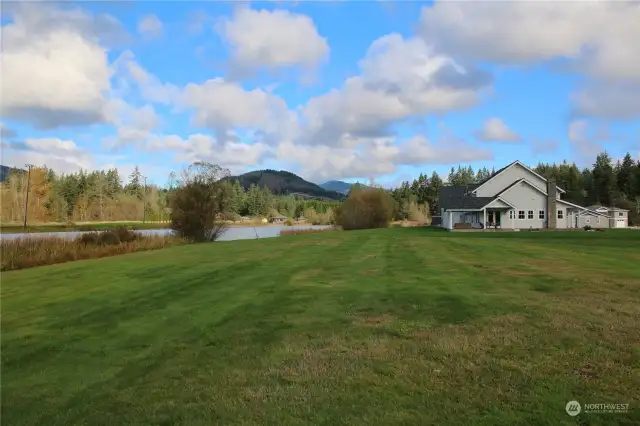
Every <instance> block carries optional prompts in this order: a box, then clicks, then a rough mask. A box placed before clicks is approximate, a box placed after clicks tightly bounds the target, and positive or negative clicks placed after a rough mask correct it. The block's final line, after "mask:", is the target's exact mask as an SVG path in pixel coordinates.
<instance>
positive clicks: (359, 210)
mask: <svg viewBox="0 0 640 426" xmlns="http://www.w3.org/2000/svg"><path fill="white" fill-rule="evenodd" d="M392 213H393V202H392V200H391V197H390V196H389V194H387V192H385V191H384V190H381V189H376V188H371V189H361V190H358V191H350V192H349V196H348V197H347V199H346V200H345V201H344V203H343V204H342V205H341V206H340V207H338V208H337V209H336V212H335V223H336V224H337V225H339V226H341V227H342V229H345V230H352V229H371V228H386V227H388V226H389V222H390V221H391V215H392Z"/></svg>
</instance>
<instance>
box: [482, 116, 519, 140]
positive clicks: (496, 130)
mask: <svg viewBox="0 0 640 426" xmlns="http://www.w3.org/2000/svg"><path fill="white" fill-rule="evenodd" d="M474 135H475V137H476V139H478V140H480V141H483V142H520V141H521V138H520V136H519V135H518V134H517V133H516V132H514V131H513V130H511V129H510V128H509V127H508V126H507V125H506V124H505V123H504V121H502V119H500V118H497V117H492V118H490V119H488V120H487V121H485V122H484V124H483V125H482V128H481V129H479V130H476V131H475V132H474Z"/></svg>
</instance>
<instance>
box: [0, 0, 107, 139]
mask: <svg viewBox="0 0 640 426" xmlns="http://www.w3.org/2000/svg"><path fill="white" fill-rule="evenodd" d="M39 6H40V5H38V6H35V7H33V5H28V6H27V5H25V6H24V7H23V8H18V9H17V10H16V13H15V15H14V16H13V17H14V22H12V23H10V24H7V25H5V26H3V27H2V32H3V53H2V55H1V56H0V67H1V69H2V79H1V83H0V92H1V98H2V106H1V113H2V115H3V116H6V117H10V118H13V119H17V120H23V121H26V122H29V123H31V124H34V125H35V126H37V127H41V128H53V127H58V126H62V125H82V124H90V123H95V122H100V121H103V120H104V112H105V111H104V109H105V105H106V102H107V94H108V92H109V89H110V82H109V79H110V77H111V70H110V68H109V63H108V57H107V50H106V48H104V47H103V46H101V45H100V44H99V43H98V41H97V40H98V38H99V37H98V35H100V28H101V25H103V24H102V21H101V20H99V19H98V18H95V19H94V18H92V17H91V16H89V15H86V14H84V13H82V12H80V11H68V12H62V11H56V10H50V9H49V8H48V7H47V6H45V5H43V7H42V8H40V7H39ZM54 17H55V18H57V19H56V20H54V19H53V18H54ZM106 22H107V23H108V24H109V25H112V24H113V22H112V21H111V20H109V19H107V21H106ZM90 24H94V25H95V26H96V27H95V28H94V33H91V32H90V28H88V26H89V25H90ZM79 58H81V59H79Z"/></svg>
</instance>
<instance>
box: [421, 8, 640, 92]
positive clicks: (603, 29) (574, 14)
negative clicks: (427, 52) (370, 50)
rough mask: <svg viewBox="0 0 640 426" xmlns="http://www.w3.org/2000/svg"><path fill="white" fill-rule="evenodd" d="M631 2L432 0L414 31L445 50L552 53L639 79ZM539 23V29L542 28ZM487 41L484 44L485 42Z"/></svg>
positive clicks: (512, 60) (479, 55) (638, 31)
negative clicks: (475, 0)
mask: <svg viewBox="0 0 640 426" xmlns="http://www.w3.org/2000/svg"><path fill="white" fill-rule="evenodd" d="M639 21H640V4H638V3H636V2H611V1H606V2H605V1H598V2H563V3H555V2H524V1H514V2H448V1H445V2H438V3H436V4H435V5H434V6H433V7H424V8H423V9H422V12H421V17H420V32H421V34H422V36H423V37H425V39H427V40H429V41H432V42H435V43H436V44H437V45H438V46H440V47H442V48H444V49H446V50H447V51H452V52H457V53H460V54H463V55H464V56H467V57H471V58H475V59H479V60H488V61H493V62H499V63H506V64H532V63H535V62H540V61H547V60H552V59H557V58H565V59H570V60H575V61H577V62H578V63H579V65H580V69H583V70H585V71H586V72H588V73H589V74H591V75H593V76H597V77H602V78H613V79H632V80H640V45H638V43H632V42H630V40H638V39H640V26H638V25H637V23H638V22H639ZM542 29H544V30H542ZM488 46H490V48H488Z"/></svg>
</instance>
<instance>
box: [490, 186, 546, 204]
mask: <svg viewBox="0 0 640 426" xmlns="http://www.w3.org/2000/svg"><path fill="white" fill-rule="evenodd" d="M500 198H502V199H504V200H505V201H506V202H507V203H509V204H511V205H513V206H514V207H515V208H516V209H520V210H530V209H535V210H539V209H543V210H546V203H547V195H546V192H545V191H543V190H542V189H540V188H538V187H537V186H535V185H534V184H532V183H531V182H529V181H528V180H526V179H521V180H520V181H519V182H517V183H516V184H515V185H511V187H510V188H508V189H507V190H505V191H504V192H503V193H501V194H500Z"/></svg>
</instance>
